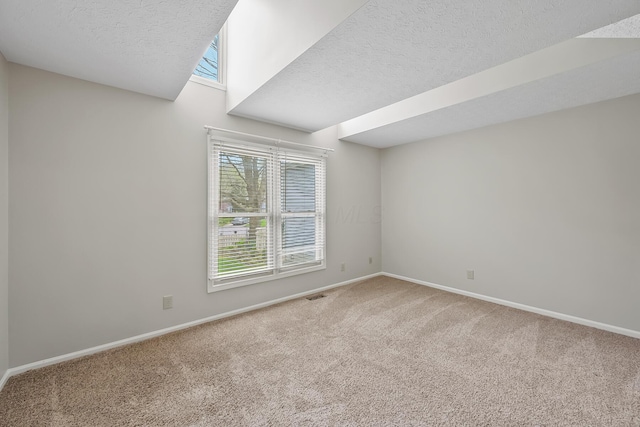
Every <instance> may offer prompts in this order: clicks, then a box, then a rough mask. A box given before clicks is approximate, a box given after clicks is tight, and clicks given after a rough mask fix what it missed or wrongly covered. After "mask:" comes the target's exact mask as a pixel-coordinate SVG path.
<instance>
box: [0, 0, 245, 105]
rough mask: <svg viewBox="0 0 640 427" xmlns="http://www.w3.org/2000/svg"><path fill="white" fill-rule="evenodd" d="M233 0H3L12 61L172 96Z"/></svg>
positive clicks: (2, 31) (2, 26) (3, 38)
mask: <svg viewBox="0 0 640 427" xmlns="http://www.w3.org/2000/svg"><path fill="white" fill-rule="evenodd" d="M236 2H237V0H191V1H188V2H184V1H170V0H141V1H130V0H83V1H78V0H56V1H48V0H2V2H1V3H0V51H1V52H2V53H3V54H4V56H5V58H6V59H7V60H9V61H11V62H16V63H18V64H23V65H28V66H31V67H36V68H40V69H43V70H47V71H52V72H55V73H59V74H64V75H67V76H71V77H76V78H80V79H84V80H88V81H92V82H96V83H101V84H105V85H109V86H115V87H118V88H122V89H127V90H131V91H134V92H140V93H144V94H147V95H152V96H157V97H160V98H166V99H170V100H174V99H175V98H176V97H177V96H178V94H179V93H180V91H181V90H182V88H183V87H184V85H185V83H186V82H187V80H188V79H189V77H190V76H191V73H192V71H193V69H194V68H195V66H196V64H197V63H198V61H199V60H200V58H201V57H202V55H203V54H204V52H205V50H206V48H207V47H208V45H209V43H210V42H211V40H212V39H213V37H214V36H215V35H216V33H217V32H218V31H219V30H220V28H221V27H222V25H223V24H224V22H225V21H226V20H227V17H228V16H229V14H230V13H231V10H232V9H233V7H234V6H235V4H236Z"/></svg>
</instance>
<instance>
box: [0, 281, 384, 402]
mask: <svg viewBox="0 0 640 427" xmlns="http://www.w3.org/2000/svg"><path fill="white" fill-rule="evenodd" d="M380 275H382V273H375V274H370V275H368V276H362V277H358V278H356V279H351V280H347V281H344V282H340V283H335V284H333V285H329V286H324V287H322V288H316V289H313V290H310V291H306V292H300V293H298V294H295V295H289V296H286V297H282V298H278V299H274V300H271V301H267V302H263V303H260V304H255V305H252V306H249V307H244V308H240V309H238V310H232V311H228V312H225V313H221V314H216V315H215V316H210V317H206V318H204V319H198V320H194V321H193V322H188V323H183V324H180V325H176V326H172V327H170V328H165V329H160V330H158V331H153V332H148V333H146V334H142V335H136V336H134V337H130V338H125V339H123V340H119V341H114V342H111V343H107V344H102V345H99V346H96V347H91V348H87V349H85V350H79V351H75V352H73V353H68V354H63V355H61V356H56V357H52V358H49V359H45V360H40V361H38V362H33V363H29V364H26V365H22V366H16V367H15V368H10V369H8V370H7V372H5V374H4V376H3V377H2V379H1V380H0V390H2V387H3V386H4V384H5V383H6V382H7V380H8V379H9V378H10V377H12V376H14V375H18V374H22V373H23V372H27V371H30V370H32V369H37V368H43V367H45V366H50V365H55V364H57V363H60V362H66V361H68V360H73V359H77V358H79V357H84V356H89V355H91V354H95V353H99V352H101V351H105V350H110V349H112V348H117V347H122V346H124V345H127V344H133V343H136V342H140V341H145V340H148V339H151V338H155V337H159V336H161V335H165V334H168V333H171V332H176V331H179V330H181V329H186V328H190V327H192V326H197V325H201V324H203V323H208V322H212V321H214V320H219V319H224V318H225V317H231V316H235V315H237V314H242V313H246V312H248V311H253V310H258V309H260V308H264V307H268V306H270V305H274V304H279V303H281V302H285V301H289V300H293V299H297V298H302V297H305V296H307V295H312V294H317V293H319V292H323V291H327V290H329V289H333V288H338V287H340V286H346V285H349V284H351V283H355V282H360V281H362V280H367V279H371V278H374V277H378V276H380Z"/></svg>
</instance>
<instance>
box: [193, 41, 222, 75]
mask: <svg viewBox="0 0 640 427" xmlns="http://www.w3.org/2000/svg"><path fill="white" fill-rule="evenodd" d="M219 41H220V34H216V36H215V37H214V38H213V40H212V41H211V43H210V44H209V47H208V48H207V51H206V52H205V53H204V55H203V56H202V59H200V62H198V65H197V66H196V69H195V70H193V75H194V76H200V77H204V78H205V79H209V80H213V81H214V82H219V77H220V74H219V73H218V52H219V49H218V42H219Z"/></svg>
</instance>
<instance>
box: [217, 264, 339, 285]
mask: <svg viewBox="0 0 640 427" xmlns="http://www.w3.org/2000/svg"><path fill="white" fill-rule="evenodd" d="M326 268H327V265H326V263H325V262H322V264H320V265H314V266H312V267H307V268H301V269H296V270H290V271H283V272H281V273H274V274H269V275H265V276H260V277H251V278H248V279H239V280H235V281H233V282H227V283H222V284H218V285H214V284H213V280H209V282H208V284H207V292H208V293H213V292H218V291H225V290H227V289H233V288H239V287H241V286H248V285H255V284H256V283H262V282H269V281H271V280H277V279H284V278H285V277H291V276H297V275H299V274H305V273H311V272H314V271H320V270H325V269H326Z"/></svg>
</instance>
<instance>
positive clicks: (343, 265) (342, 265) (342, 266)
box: [340, 262, 347, 271]
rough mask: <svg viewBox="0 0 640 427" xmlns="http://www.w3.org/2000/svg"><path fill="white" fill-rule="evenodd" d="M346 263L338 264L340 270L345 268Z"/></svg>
mask: <svg viewBox="0 0 640 427" xmlns="http://www.w3.org/2000/svg"><path fill="white" fill-rule="evenodd" d="M346 268H347V265H346V264H345V263H344V262H343V263H342V264H340V271H344V270H346Z"/></svg>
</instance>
